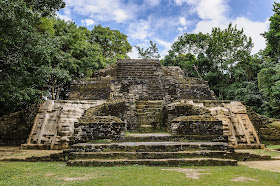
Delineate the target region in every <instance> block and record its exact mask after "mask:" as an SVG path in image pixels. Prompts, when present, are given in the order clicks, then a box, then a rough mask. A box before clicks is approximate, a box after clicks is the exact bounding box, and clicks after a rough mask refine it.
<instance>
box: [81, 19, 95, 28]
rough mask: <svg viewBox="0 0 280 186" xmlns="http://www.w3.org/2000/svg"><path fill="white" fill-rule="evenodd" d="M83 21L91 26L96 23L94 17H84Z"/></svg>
mask: <svg viewBox="0 0 280 186" xmlns="http://www.w3.org/2000/svg"><path fill="white" fill-rule="evenodd" d="M82 23H83V24H85V25H86V26H91V25H94V23H95V22H94V20H93V19H84V20H82Z"/></svg>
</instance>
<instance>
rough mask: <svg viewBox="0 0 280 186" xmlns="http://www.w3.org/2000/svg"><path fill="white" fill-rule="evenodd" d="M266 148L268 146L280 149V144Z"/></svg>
mask: <svg viewBox="0 0 280 186" xmlns="http://www.w3.org/2000/svg"><path fill="white" fill-rule="evenodd" d="M266 148H268V149H280V145H269V146H267V147H266Z"/></svg>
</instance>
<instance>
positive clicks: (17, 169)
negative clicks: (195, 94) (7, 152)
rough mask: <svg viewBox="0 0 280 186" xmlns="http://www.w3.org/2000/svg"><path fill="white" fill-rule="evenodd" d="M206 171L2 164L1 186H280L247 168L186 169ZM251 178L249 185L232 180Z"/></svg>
mask: <svg viewBox="0 0 280 186" xmlns="http://www.w3.org/2000/svg"><path fill="white" fill-rule="evenodd" d="M184 168H191V169H204V170H201V173H209V174H202V175H200V176H199V177H200V178H199V179H191V178H189V177H187V176H186V175H185V174H184V173H181V172H175V171H167V170H162V169H171V168H167V167H146V166H121V167H66V166H65V163H57V162H53V163H50V162H35V163H29V162H0V185H176V186H177V185H280V173H276V172H269V171H262V170H257V169H252V168H248V167H246V166H233V167H230V166H226V167H184ZM236 177H248V178H251V179H254V180H251V181H247V182H234V181H230V180H231V179H234V178H236Z"/></svg>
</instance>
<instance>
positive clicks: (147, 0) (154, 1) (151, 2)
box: [144, 0, 161, 7]
mask: <svg viewBox="0 0 280 186" xmlns="http://www.w3.org/2000/svg"><path fill="white" fill-rule="evenodd" d="M160 2H161V0H144V4H146V5H148V6H152V7H154V6H157V5H159V4H160Z"/></svg>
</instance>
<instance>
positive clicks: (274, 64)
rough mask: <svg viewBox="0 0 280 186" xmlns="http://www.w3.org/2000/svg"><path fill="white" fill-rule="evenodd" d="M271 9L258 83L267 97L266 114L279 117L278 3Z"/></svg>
mask: <svg viewBox="0 0 280 186" xmlns="http://www.w3.org/2000/svg"><path fill="white" fill-rule="evenodd" d="M273 11H274V14H273V15H272V16H271V17H270V19H269V21H270V24H269V29H268V32H265V33H264V34H263V36H264V37H265V39H266V43H267V47H266V49H265V50H264V56H266V57H267V58H266V61H265V63H264V68H262V69H261V71H260V72H259V74H258V85H259V89H260V91H261V92H262V93H263V94H264V95H265V96H267V97H268V98H269V99H268V101H267V105H269V109H267V111H266V113H267V115H269V116H270V117H277V118H280V114H279V113H280V63H279V62H280V3H276V2H275V3H274V5H273Z"/></svg>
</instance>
